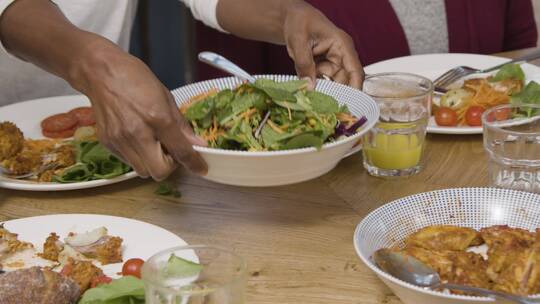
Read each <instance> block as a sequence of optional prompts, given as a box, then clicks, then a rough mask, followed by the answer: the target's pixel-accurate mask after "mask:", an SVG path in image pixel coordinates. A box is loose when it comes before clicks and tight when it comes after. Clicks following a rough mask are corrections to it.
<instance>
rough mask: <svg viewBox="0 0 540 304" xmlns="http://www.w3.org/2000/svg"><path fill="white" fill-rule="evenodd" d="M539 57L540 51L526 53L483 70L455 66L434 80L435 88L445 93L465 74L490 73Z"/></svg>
mask: <svg viewBox="0 0 540 304" xmlns="http://www.w3.org/2000/svg"><path fill="white" fill-rule="evenodd" d="M537 58H540V51H536V52H533V53H531V54H528V55H524V56H521V57H518V58H515V59H513V60H510V61H508V62H505V63H502V64H499V65H496V66H494V67H491V68H487V69H483V70H481V69H475V68H471V67H468V66H458V67H455V68H453V69H451V70H449V71H448V72H446V73H444V74H442V75H441V76H439V78H437V79H435V80H434V81H433V85H434V86H435V90H436V91H437V92H441V93H443V92H446V91H448V87H449V86H450V85H451V84H453V83H454V82H456V81H458V80H460V79H462V78H463V77H465V76H469V75H472V74H481V73H489V72H493V71H495V70H498V69H500V68H501V67H502V66H504V65H505V64H509V63H523V62H527V61H530V60H534V59H537Z"/></svg>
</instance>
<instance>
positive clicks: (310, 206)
mask: <svg viewBox="0 0 540 304" xmlns="http://www.w3.org/2000/svg"><path fill="white" fill-rule="evenodd" d="M528 51H530V50H523V51H518V52H511V53H506V54H503V55H505V56H510V57H511V56H516V55H517V54H522V53H525V52H528ZM427 138H428V145H427V150H426V158H427V166H426V168H425V170H423V172H421V173H420V174H418V175H417V176H414V177H411V178H409V179H399V180H394V181H392V180H390V181H389V180H383V179H378V178H374V177H371V176H369V175H368V174H367V173H366V171H365V170H364V169H363V167H362V158H361V156H360V155H354V156H352V157H349V158H347V159H345V160H344V161H342V162H341V163H340V164H339V165H338V167H337V168H336V169H334V170H333V171H331V172H330V173H328V174H326V175H325V176H323V177H321V178H318V179H316V180H313V181H309V182H305V183H301V184H297V185H291V186H285V187H277V188H239V187H232V186H225V185H219V184H215V183H211V182H207V181H205V180H203V179H201V178H198V177H195V176H191V175H189V174H188V173H186V172H178V173H177V174H176V175H175V176H173V177H171V178H170V179H169V181H170V182H172V183H174V184H176V185H178V188H179V190H180V191H181V192H182V197H181V198H179V199H174V198H168V197H161V196H157V195H155V194H154V193H153V192H154V190H155V189H156V187H157V183H155V182H153V181H151V180H142V179H136V180H131V181H127V182H123V183H120V184H116V185H111V186H107V187H103V188H95V189H88V190H80V191H70V192H57V193H32V192H23V191H11V190H0V220H9V219H15V218H21V217H28V216H35V215H43V214H55V213H99V214H108V215H116V216H123V217H129V218H134V219H138V220H142V221H146V222H149V223H153V224H156V225H159V226H161V227H164V228H166V229H168V230H170V231H173V232H175V233H177V234H178V235H180V236H181V237H182V238H184V239H185V240H186V241H188V242H189V243H192V244H198V243H205V244H214V245H218V246H222V247H225V248H232V249H233V250H234V251H236V252H237V253H239V254H240V255H242V256H244V257H245V258H246V259H247V262H248V265H249V267H248V268H249V280H248V285H247V290H246V303H306V304H315V303H325V304H326V303H335V304H338V303H400V301H399V300H398V299H397V297H396V296H394V295H393V294H392V292H391V291H390V290H389V289H388V288H386V286H385V285H383V284H382V283H381V282H380V281H379V280H378V279H377V278H376V277H375V275H374V274H372V273H371V271H370V270H369V269H368V268H367V267H366V266H364V265H363V264H362V262H361V261H360V260H359V259H358V258H357V256H356V253H355V251H354V248H353V243H352V237H353V232H354V228H355V226H356V225H357V224H358V222H359V221H360V220H361V219H362V218H363V217H364V216H365V215H366V214H368V213H369V212H370V211H372V210H373V209H375V208H377V207H379V206H381V205H382V204H384V203H386V202H388V201H390V200H394V199H397V198H400V197H402V196H406V195H410V194H414V193H418V192H423V191H429V190H435V189H442V188H450V187H474V186H486V185H487V169H486V164H487V160H486V156H485V154H484V150H483V148H482V141H481V139H482V138H481V135H472V136H445V135H428V137H427ZM36 229H39V228H38V227H36Z"/></svg>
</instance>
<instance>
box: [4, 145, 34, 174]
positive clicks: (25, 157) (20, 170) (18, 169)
mask: <svg viewBox="0 0 540 304" xmlns="http://www.w3.org/2000/svg"><path fill="white" fill-rule="evenodd" d="M41 164H42V157H41V154H40V153H39V152H36V151H32V150H23V151H22V152H21V153H19V154H17V155H15V156H14V157H12V158H9V159H6V160H4V162H3V166H4V167H6V168H7V169H8V170H9V171H11V173H12V174H14V175H21V174H26V173H31V172H34V171H37V170H38V169H39V168H40V167H41Z"/></svg>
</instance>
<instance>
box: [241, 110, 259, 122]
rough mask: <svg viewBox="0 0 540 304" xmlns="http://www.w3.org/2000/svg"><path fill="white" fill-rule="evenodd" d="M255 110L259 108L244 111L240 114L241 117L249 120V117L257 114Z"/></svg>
mask: <svg viewBox="0 0 540 304" xmlns="http://www.w3.org/2000/svg"><path fill="white" fill-rule="evenodd" d="M255 112H257V109H255V108H251V109H247V110H246V111H245V112H244V113H242V114H240V117H242V118H244V119H245V120H246V121H249V118H250V117H251V115H253V114H255Z"/></svg>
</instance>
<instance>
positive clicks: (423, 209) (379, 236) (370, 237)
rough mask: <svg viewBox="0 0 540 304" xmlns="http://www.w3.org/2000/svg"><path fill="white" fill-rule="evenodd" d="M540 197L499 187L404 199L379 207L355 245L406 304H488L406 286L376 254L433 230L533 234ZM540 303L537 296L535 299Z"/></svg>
mask: <svg viewBox="0 0 540 304" xmlns="http://www.w3.org/2000/svg"><path fill="white" fill-rule="evenodd" d="M539 207H540V195H538V194H533V193H527V192H520V191H515V190H506V189H496V188H456V189H446V190H439V191H432V192H425V193H420V194H416V195H411V196H408V197H404V198H401V199H398V200H395V201H392V202H390V203H388V204H385V205H383V206H382V207H379V208H378V209H376V210H374V211H372V212H371V213H370V214H369V215H368V216H367V217H365V218H364V219H363V220H362V221H361V222H360V223H359V224H358V226H357V228H356V231H355V234H354V246H355V249H356V252H357V254H358V256H359V257H360V259H361V260H362V261H363V262H364V263H365V264H366V265H367V266H368V267H369V268H370V269H371V270H372V271H373V272H374V273H375V274H376V275H377V276H378V277H379V278H380V279H381V280H382V281H383V282H384V283H385V284H386V285H387V286H388V287H389V288H390V289H391V290H392V291H393V292H394V293H395V294H396V295H397V296H398V297H399V298H400V299H401V300H402V301H403V303H405V304H408V303H411V304H412V303H414V304H431V303H443V304H462V303H481V302H482V303H487V302H492V300H491V299H488V298H484V297H473V296H465V295H455V294H449V293H446V292H438V291H431V290H428V289H423V288H421V287H417V286H414V285H411V284H408V283H405V282H403V281H401V280H399V279H397V278H395V277H393V276H391V275H389V274H387V273H385V272H384V271H382V270H381V269H380V268H378V267H377V266H376V265H375V263H374V262H373V260H372V255H373V253H374V252H375V251H376V250H378V249H381V248H390V247H394V246H400V247H401V246H402V245H403V240H405V239H406V238H407V237H408V236H409V235H411V234H412V233H413V232H415V231H417V230H419V229H420V228H424V227H428V226H434V225H455V226H462V227H470V228H474V229H477V230H480V229H481V228H485V227H489V226H493V225H508V226H510V227H513V228H522V229H526V230H529V231H534V230H535V229H536V228H538V227H540V208H539ZM533 297H534V298H538V296H533Z"/></svg>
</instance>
